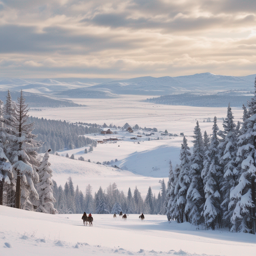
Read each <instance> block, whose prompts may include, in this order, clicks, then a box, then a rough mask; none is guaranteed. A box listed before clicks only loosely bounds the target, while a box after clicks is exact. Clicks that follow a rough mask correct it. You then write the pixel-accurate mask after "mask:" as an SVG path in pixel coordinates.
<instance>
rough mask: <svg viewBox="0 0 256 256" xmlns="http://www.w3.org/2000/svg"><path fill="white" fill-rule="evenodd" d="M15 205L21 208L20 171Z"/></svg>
mask: <svg viewBox="0 0 256 256" xmlns="http://www.w3.org/2000/svg"><path fill="white" fill-rule="evenodd" d="M15 207H16V208H18V209H20V171H19V170H18V173H17V182H16V200H15Z"/></svg>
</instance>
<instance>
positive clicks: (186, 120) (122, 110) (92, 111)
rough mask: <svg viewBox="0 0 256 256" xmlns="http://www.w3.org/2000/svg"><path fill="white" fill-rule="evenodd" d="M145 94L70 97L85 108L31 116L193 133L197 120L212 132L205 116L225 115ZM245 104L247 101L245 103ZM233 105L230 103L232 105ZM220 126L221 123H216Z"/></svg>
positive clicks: (48, 110) (223, 111) (238, 114)
mask: <svg viewBox="0 0 256 256" xmlns="http://www.w3.org/2000/svg"><path fill="white" fill-rule="evenodd" d="M146 98H147V96H136V95H128V96H127V95H121V96H120V97H119V98H114V99H75V100H74V99H73V101H74V102H75V103H78V104H82V105H86V107H72V108H68V107H66V108H45V109H43V110H42V111H34V110H32V111H30V115H32V116H35V117H40V118H41V117H43V118H48V119H55V120H66V121H70V122H87V123H97V124H102V125H103V123H107V124H108V125H109V124H111V123H112V124H113V125H117V126H123V125H124V124H125V123H129V124H130V125H132V126H134V125H135V124H138V125H139V126H141V127H150V128H153V127H156V128H157V129H158V130H162V131H164V130H165V129H167V130H168V132H171V133H180V132H184V133H185V134H186V135H190V134H192V133H193V129H194V126H195V123H196V120H198V121H199V122H200V125H201V129H202V130H203V131H204V130H207V131H209V132H210V131H211V127H212V123H203V120H204V119H205V118H208V117H209V118H211V119H213V117H214V116H215V115H216V116H217V117H218V118H223V117H225V116H226V113H227V108H207V107H204V108H201V107H190V106H170V105H157V104H153V103H150V102H143V100H145V99H146ZM245 104H246V102H245ZM231 107H232V106H231ZM233 113H234V117H235V119H236V120H238V119H239V120H241V118H242V106H241V109H240V108H234V109H233ZM218 125H219V126H221V125H222V124H221V123H219V124H218Z"/></svg>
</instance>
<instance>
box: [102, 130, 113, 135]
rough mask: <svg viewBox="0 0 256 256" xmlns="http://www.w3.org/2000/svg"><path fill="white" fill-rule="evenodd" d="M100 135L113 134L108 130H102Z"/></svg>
mask: <svg viewBox="0 0 256 256" xmlns="http://www.w3.org/2000/svg"><path fill="white" fill-rule="evenodd" d="M100 133H101V134H113V132H112V131H111V130H110V129H107V130H102V131H101V132H100Z"/></svg>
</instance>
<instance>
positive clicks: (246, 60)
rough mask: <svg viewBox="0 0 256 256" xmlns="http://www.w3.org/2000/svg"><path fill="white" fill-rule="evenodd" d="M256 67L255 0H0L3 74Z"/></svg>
mask: <svg viewBox="0 0 256 256" xmlns="http://www.w3.org/2000/svg"><path fill="white" fill-rule="evenodd" d="M199 72H200V73H201V72H211V73H215V74H223V75H247V74H255V73H256V4H255V1H254V0H120V1H118V0H81V1H80V0H22V1H19V0H0V77H27V78H29V77H31V78H34V77H40V78H41V77H110V78H129V77H137V76H147V75H151V76H157V77H158V76H166V75H168V76H178V75H187V74H194V73H199Z"/></svg>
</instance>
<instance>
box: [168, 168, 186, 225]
mask: <svg viewBox="0 0 256 256" xmlns="http://www.w3.org/2000/svg"><path fill="white" fill-rule="evenodd" d="M173 176H174V178H173V180H174V181H173V186H174V190H173V195H171V197H170V200H169V202H168V208H169V212H170V218H171V219H173V220H175V219H176V220H177V222H178V223H181V222H182V220H183V218H182V216H180V212H179V208H178V205H177V199H178V197H179V193H178V192H179V189H180V184H179V176H180V166H179V165H176V166H175V168H174V171H173Z"/></svg>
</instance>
